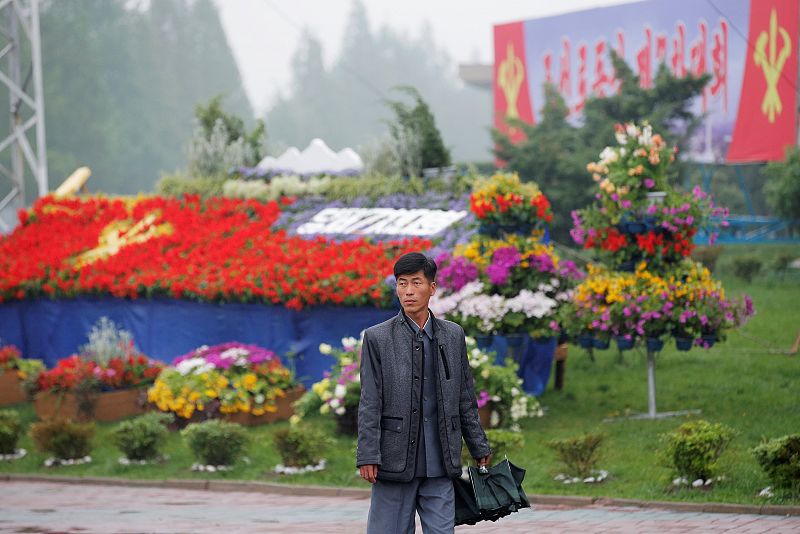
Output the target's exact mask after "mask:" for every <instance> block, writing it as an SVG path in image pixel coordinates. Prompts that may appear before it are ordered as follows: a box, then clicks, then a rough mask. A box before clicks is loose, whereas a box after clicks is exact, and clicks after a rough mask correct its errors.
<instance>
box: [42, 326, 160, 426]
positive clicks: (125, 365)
mask: <svg viewBox="0 0 800 534" xmlns="http://www.w3.org/2000/svg"><path fill="white" fill-rule="evenodd" d="M162 367H163V364H162V363H161V362H158V361H155V360H151V359H150V358H148V357H147V356H145V355H144V354H142V353H141V352H139V350H138V349H137V348H136V346H135V345H134V343H133V339H132V336H131V335H130V333H129V332H127V331H125V330H123V329H121V328H119V327H118V326H117V325H116V324H114V322H113V321H110V320H109V319H107V318H105V317H103V318H101V319H100V320H99V321H98V322H97V323H96V324H95V325H94V326H93V327H92V330H91V332H90V333H89V342H88V343H87V344H85V345H83V346H81V347H80V349H79V353H78V354H73V355H72V356H69V357H68V358H64V359H61V360H59V361H58V362H57V363H56V366H55V367H54V368H53V369H49V370H46V371H42V372H41V373H40V374H39V375H38V377H37V381H36V390H37V391H38V393H36V395H35V397H34V408H35V410H36V414H37V415H38V416H39V418H40V419H49V418H72V419H76V420H97V421H117V420H119V419H123V418H126V417H130V416H132V415H138V414H140V413H142V412H143V411H144V408H145V405H146V401H145V389H146V387H147V386H149V385H150V384H152V383H153V381H154V380H155V377H156V376H158V374H159V373H160V372H161V369H162Z"/></svg>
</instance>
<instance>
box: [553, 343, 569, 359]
mask: <svg viewBox="0 0 800 534" xmlns="http://www.w3.org/2000/svg"><path fill="white" fill-rule="evenodd" d="M568 355H569V345H567V344H566V343H560V344H559V345H557V346H556V353H555V358H556V361H557V362H563V361H566V359H567V356H568Z"/></svg>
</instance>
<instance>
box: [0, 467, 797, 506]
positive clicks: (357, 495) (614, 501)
mask: <svg viewBox="0 0 800 534" xmlns="http://www.w3.org/2000/svg"><path fill="white" fill-rule="evenodd" d="M0 482H49V483H60V484H91V485H100V486H126V487H143V488H169V489H186V490H195V491H197V490H200V491H245V492H256V493H269V494H276V495H295V496H297V495H300V496H306V497H349V498H352V499H364V500H366V499H369V497H370V490H369V488H337V487H325V486H293V485H289V484H272V483H269V482H254V481H250V482H247V481H242V482H237V481H227V480H198V479H166V480H129V479H122V478H108V477H69V476H61V475H32V474H28V475H26V474H16V473H5V474H0ZM528 499H529V500H530V502H531V504H541V505H544V506H564V507H585V506H604V507H634V508H643V509H658V510H668V511H672V512H696V513H714V514H753V515H782V516H800V506H782V505H774V504H762V505H754V504H733V503H714V502H676V501H643V500H639V499H618V498H613V497H581V496H575V495H539V494H529V495H528Z"/></svg>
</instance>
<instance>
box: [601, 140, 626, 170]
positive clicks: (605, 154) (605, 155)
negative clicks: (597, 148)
mask: <svg viewBox="0 0 800 534" xmlns="http://www.w3.org/2000/svg"><path fill="white" fill-rule="evenodd" d="M621 144H625V143H624V142H623V143H621ZM618 159H619V154H617V151H616V150H614V149H613V148H611V147H610V146H607V147H605V148H604V149H603V151H602V152H600V164H601V165H608V164H609V163H614V162H615V161H617V160H618Z"/></svg>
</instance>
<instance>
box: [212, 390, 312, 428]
mask: <svg viewBox="0 0 800 534" xmlns="http://www.w3.org/2000/svg"><path fill="white" fill-rule="evenodd" d="M305 391H306V388H304V387H303V386H297V387H295V388H293V389H290V390H288V391H287V392H286V395H285V396H283V397H280V398H279V399H276V400H275V405H276V407H277V410H276V411H274V412H265V413H263V414H261V415H253V414H251V413H245V412H236V413H227V414H225V415H223V416H222V417H223V419H225V420H226V421H230V422H232V423H239V424H240V425H245V426H256V425H264V424H267V423H274V422H275V421H286V420H287V419H289V418H290V417H291V416H293V415H294V408H292V404H293V403H294V402H295V401H296V400H297V399H299V398H300V397H302V396H303V393H305Z"/></svg>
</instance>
